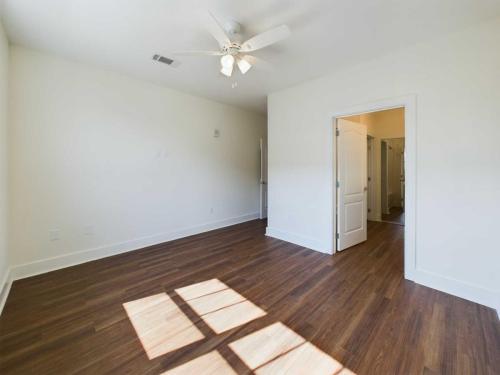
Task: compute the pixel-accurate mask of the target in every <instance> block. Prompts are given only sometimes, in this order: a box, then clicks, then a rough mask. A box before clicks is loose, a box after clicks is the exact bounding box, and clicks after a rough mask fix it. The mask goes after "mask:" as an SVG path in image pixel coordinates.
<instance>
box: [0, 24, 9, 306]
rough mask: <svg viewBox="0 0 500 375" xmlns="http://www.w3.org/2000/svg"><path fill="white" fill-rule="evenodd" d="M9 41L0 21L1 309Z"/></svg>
mask: <svg viewBox="0 0 500 375" xmlns="http://www.w3.org/2000/svg"><path fill="white" fill-rule="evenodd" d="M8 68H9V42H8V41H7V37H6V35H5V32H4V30H3V27H2V24H1V23H0V310H1V301H2V298H1V297H2V289H3V286H4V281H5V278H6V276H7V269H8V261H9V260H8V254H7V216H8V207H7V202H8V197H7V189H8V185H7V106H8V103H7V98H8Z"/></svg>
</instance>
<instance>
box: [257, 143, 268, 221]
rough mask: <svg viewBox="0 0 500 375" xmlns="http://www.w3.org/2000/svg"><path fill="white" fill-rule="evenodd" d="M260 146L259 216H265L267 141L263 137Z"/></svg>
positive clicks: (261, 217)
mask: <svg viewBox="0 0 500 375" xmlns="http://www.w3.org/2000/svg"><path fill="white" fill-rule="evenodd" d="M259 147H260V180H259V194H260V199H259V204H260V207H259V218H260V219H261V220H262V219H265V218H267V194H268V191H267V143H266V140H265V139H264V138H261V139H260V141H259Z"/></svg>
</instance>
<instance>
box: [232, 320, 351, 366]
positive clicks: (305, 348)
mask: <svg viewBox="0 0 500 375" xmlns="http://www.w3.org/2000/svg"><path fill="white" fill-rule="evenodd" d="M229 347H230V348H231V350H232V351H233V352H235V353H236V354H237V355H238V357H240V359H241V360H242V361H243V362H244V363H245V364H246V365H247V366H248V367H249V368H250V369H251V370H253V371H255V373H256V374H258V375H274V374H290V375H292V374H306V373H307V374H338V373H339V372H340V371H341V370H342V369H343V366H342V364H341V363H339V362H337V361H336V360H334V359H333V358H332V357H330V356H329V355H328V354H326V353H324V352H322V351H321V350H319V349H318V348H317V347H315V346H314V345H313V344H311V343H310V342H308V341H306V340H305V339H304V338H303V337H302V336H300V335H298V334H297V333H295V332H294V331H293V330H291V329H290V328H288V327H287V326H285V325H284V324H283V323H280V322H278V323H274V324H272V325H270V326H268V327H266V328H263V329H261V330H259V331H257V332H254V333H251V334H249V335H247V336H245V337H243V338H241V339H239V340H237V341H234V342H232V343H231V344H229Z"/></svg>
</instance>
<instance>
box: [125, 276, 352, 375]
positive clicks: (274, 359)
mask: <svg viewBox="0 0 500 375" xmlns="http://www.w3.org/2000/svg"><path fill="white" fill-rule="evenodd" d="M175 292H176V293H177V295H178V296H179V297H181V299H183V300H184V302H185V303H186V304H187V305H189V306H190V308H191V309H192V310H193V311H194V312H195V313H196V314H197V315H198V316H199V317H200V318H201V319H202V320H203V322H204V324H206V325H207V326H208V327H210V328H211V329H212V330H213V331H214V332H215V334H214V336H217V335H219V334H220V333H222V332H226V331H228V330H230V329H233V328H236V327H239V326H242V325H244V324H246V323H248V322H250V321H252V320H255V319H257V318H260V317H262V316H264V315H266V312H265V311H264V310H262V309H261V308H259V307H258V306H256V305H255V304H254V303H252V302H251V301H249V300H248V299H246V298H245V297H243V296H242V295H241V294H239V293H238V292H236V291H235V290H233V289H232V288H229V287H228V286H227V285H226V284H224V283H223V282H221V281H220V280H218V279H212V280H207V281H204V282H201V283H197V284H192V285H189V286H186V287H183V288H179V289H176V290H175ZM123 307H124V308H125V311H126V312H127V315H128V317H129V319H130V321H131V323H132V325H133V327H134V329H135V331H136V333H137V335H138V337H139V339H140V341H141V343H142V346H143V347H144V350H145V351H146V354H147V356H148V358H149V359H153V358H157V357H159V356H161V355H164V354H167V353H169V352H172V351H175V350H177V349H181V348H182V347H185V346H186V345H189V344H192V343H194V342H196V341H199V340H202V339H203V338H205V336H204V335H203V333H202V332H201V331H200V330H199V329H198V328H197V327H196V325H195V324H194V323H193V322H192V321H191V319H190V318H189V317H188V316H187V315H185V314H184V313H183V312H182V310H181V308H180V307H179V306H178V305H177V304H176V302H174V300H172V299H171V298H170V297H169V296H168V295H167V294H166V293H161V294H156V295H153V296H150V297H146V298H141V299H138V300H135V301H131V302H127V303H124V304H123ZM181 307H182V308H184V307H185V305H182V306H181ZM203 322H201V321H197V324H203ZM204 332H205V331H204ZM207 332H208V331H207ZM207 332H205V333H206V334H207V335H208V337H209V338H210V337H211V335H210V334H209V333H207ZM228 347H229V349H230V350H231V351H232V352H233V353H234V354H236V355H237V356H238V357H239V359H240V360H241V361H242V362H243V363H244V364H245V365H246V366H247V367H248V369H250V370H251V371H253V373H255V374H257V375H274V374H287V375H293V374H297V375H299V374H308V375H310V374H311V375H314V374H318V375H327V374H328V375H333V374H335V375H352V374H354V373H353V372H351V371H350V370H348V369H347V368H345V367H343V365H342V364H341V363H340V362H338V361H336V360H335V359H333V358H332V357H331V356H329V355H328V354H326V353H324V352H323V351H321V350H320V349H318V348H317V347H316V346H314V345H313V344H312V343H310V342H309V341H307V340H306V339H305V338H303V337H302V336H300V335H299V334H297V333H296V332H295V331H293V330H292V329H290V328H289V327H287V326H286V325H285V324H283V323H281V322H276V323H274V324H271V325H269V326H267V327H265V328H262V329H260V330H258V331H255V332H253V333H250V334H248V335H246V336H244V337H242V338H240V339H238V340H236V341H233V342H231V343H229V344H228ZM210 349H213V348H210ZM241 365H242V364H241ZM179 374H208V375H210V374H211V375H219V374H221V375H226V374H227V375H234V374H236V372H235V371H234V369H233V368H232V367H231V365H230V364H229V363H228V362H227V361H226V359H225V358H224V357H223V356H222V355H221V354H220V352H218V351H217V350H212V351H210V352H208V353H206V354H203V355H201V356H199V357H197V358H195V359H192V360H191V361H189V362H186V363H184V364H182V365H180V366H177V367H175V368H173V369H171V370H168V371H166V372H164V373H163V374H162V375H179Z"/></svg>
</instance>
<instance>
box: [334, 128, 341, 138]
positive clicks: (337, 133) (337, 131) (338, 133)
mask: <svg viewBox="0 0 500 375" xmlns="http://www.w3.org/2000/svg"><path fill="white" fill-rule="evenodd" d="M335 134H336V135H337V137H338V136H339V135H340V132H339V129H337V130H336V131H335Z"/></svg>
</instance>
